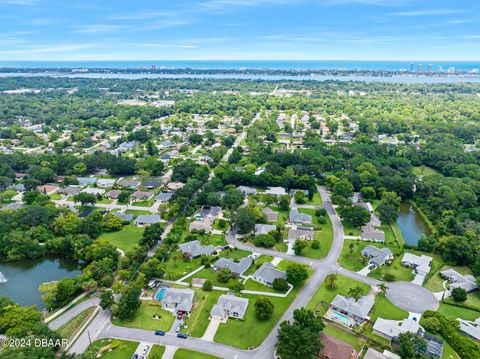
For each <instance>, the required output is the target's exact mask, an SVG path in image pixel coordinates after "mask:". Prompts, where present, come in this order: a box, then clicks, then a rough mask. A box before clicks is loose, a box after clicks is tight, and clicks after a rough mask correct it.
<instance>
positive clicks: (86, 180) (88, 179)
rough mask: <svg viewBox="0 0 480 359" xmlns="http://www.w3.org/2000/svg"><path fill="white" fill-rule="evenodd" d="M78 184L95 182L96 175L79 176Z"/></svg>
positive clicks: (85, 184)
mask: <svg viewBox="0 0 480 359" xmlns="http://www.w3.org/2000/svg"><path fill="white" fill-rule="evenodd" d="M77 181H78V185H79V186H82V187H83V186H88V185H92V184H95V183H96V182H97V179H96V178H95V177H77Z"/></svg>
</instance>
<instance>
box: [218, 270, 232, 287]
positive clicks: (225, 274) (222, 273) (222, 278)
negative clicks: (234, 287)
mask: <svg viewBox="0 0 480 359" xmlns="http://www.w3.org/2000/svg"><path fill="white" fill-rule="evenodd" d="M232 278H233V273H232V271H231V270H230V269H228V268H222V269H220V270H219V271H218V274H217V279H218V281H219V282H221V283H228V281H229V280H230V279H232Z"/></svg>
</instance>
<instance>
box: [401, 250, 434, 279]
mask: <svg viewBox="0 0 480 359" xmlns="http://www.w3.org/2000/svg"><path fill="white" fill-rule="evenodd" d="M431 262H432V257H429V256H426V255H424V254H422V255H421V256H417V255H415V254H411V253H405V254H404V256H403V258H402V265H404V266H405V267H410V268H413V270H414V271H415V273H417V274H421V275H424V276H425V275H427V274H428V272H430V263H431Z"/></svg>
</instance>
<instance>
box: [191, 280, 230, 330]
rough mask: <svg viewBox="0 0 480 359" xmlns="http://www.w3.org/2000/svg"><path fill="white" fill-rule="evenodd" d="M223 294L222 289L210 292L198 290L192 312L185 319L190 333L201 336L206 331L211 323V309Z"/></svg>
mask: <svg viewBox="0 0 480 359" xmlns="http://www.w3.org/2000/svg"><path fill="white" fill-rule="evenodd" d="M221 294H222V292H221V291H216V290H215V291H210V292H205V291H204V290H202V289H198V290H196V293H195V302H194V304H193V308H192V313H191V314H190V316H189V317H187V319H186V321H185V324H186V327H187V331H186V332H187V333H188V335H191V336H193V337H197V338H199V337H201V336H202V335H203V334H204V333H205V330H206V329H207V327H208V324H209V319H208V318H209V316H210V311H211V310H212V307H213V306H214V304H216V303H217V301H218V297H219V296H220V295H221Z"/></svg>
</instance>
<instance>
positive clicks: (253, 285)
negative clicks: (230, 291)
mask: <svg viewBox="0 0 480 359" xmlns="http://www.w3.org/2000/svg"><path fill="white" fill-rule="evenodd" d="M245 289H247V290H257V291H260V292H270V293H285V292H286V291H285V292H279V291H278V290H275V289H274V288H273V287H269V286H268V285H263V284H262V283H258V282H256V281H254V280H252V279H248V280H247V281H246V282H245Z"/></svg>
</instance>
